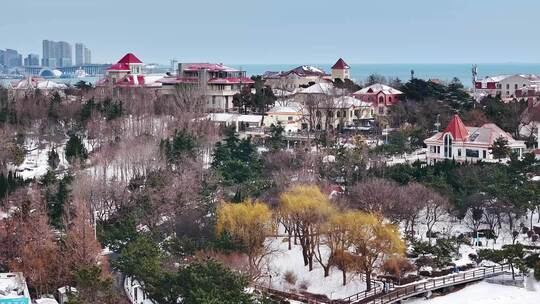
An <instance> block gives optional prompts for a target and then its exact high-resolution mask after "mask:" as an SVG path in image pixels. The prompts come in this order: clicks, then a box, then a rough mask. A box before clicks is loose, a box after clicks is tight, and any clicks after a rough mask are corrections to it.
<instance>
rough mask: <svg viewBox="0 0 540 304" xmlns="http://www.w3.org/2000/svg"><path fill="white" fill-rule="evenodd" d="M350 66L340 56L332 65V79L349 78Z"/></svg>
mask: <svg viewBox="0 0 540 304" xmlns="http://www.w3.org/2000/svg"><path fill="white" fill-rule="evenodd" d="M350 68H351V67H350V66H349V65H348V64H347V63H346V62H345V60H343V59H342V58H339V59H338V61H336V63H335V64H334V65H333V66H332V79H337V78H339V79H341V80H345V79H349V77H350V74H349V70H350Z"/></svg>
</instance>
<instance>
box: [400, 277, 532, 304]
mask: <svg viewBox="0 0 540 304" xmlns="http://www.w3.org/2000/svg"><path fill="white" fill-rule="evenodd" d="M527 283H528V284H529V285H528V287H527V288H519V287H513V286H504V285H498V284H491V283H487V282H479V283H476V284H471V285H469V286H467V287H465V288H463V289H461V290H459V291H456V292H454V293H450V294H447V295H445V296H439V297H435V298H432V299H428V300H426V299H424V298H415V299H410V300H407V301H405V302H404V303H406V304H455V303H459V304H538V303H540V284H539V283H534V282H533V283H531V282H530V281H528V282H527ZM531 285H532V286H531ZM533 288H534V290H533Z"/></svg>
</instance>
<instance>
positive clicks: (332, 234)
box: [325, 211, 357, 286]
mask: <svg viewBox="0 0 540 304" xmlns="http://www.w3.org/2000/svg"><path fill="white" fill-rule="evenodd" d="M356 218H357V213H356V212H354V211H344V212H335V213H333V214H332V215H331V216H330V217H329V219H328V221H327V222H326V225H325V226H326V228H325V231H326V244H327V246H328V248H329V249H330V263H329V264H330V265H333V266H336V267H337V268H338V269H339V270H341V274H342V284H343V286H345V285H346V284H347V272H348V271H350V270H352V269H353V267H354V264H355V258H356V257H355V256H353V255H351V254H350V252H349V248H351V246H352V241H353V230H354V227H355V224H356V223H355V222H356Z"/></svg>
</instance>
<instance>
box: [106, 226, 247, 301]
mask: <svg viewBox="0 0 540 304" xmlns="http://www.w3.org/2000/svg"><path fill="white" fill-rule="evenodd" d="M166 256H167V254H166V252H164V251H163V250H162V249H161V248H160V246H158V244H157V243H156V242H155V241H154V240H153V239H152V238H151V237H150V236H148V235H144V234H138V236H137V237H136V238H135V239H133V240H130V241H129V242H128V243H124V244H123V245H122V247H121V249H120V251H119V255H118V258H117V259H116V260H115V261H113V266H114V267H115V268H116V269H118V270H120V271H121V272H122V273H124V274H126V275H128V276H131V277H133V278H135V279H137V280H139V281H140V282H141V283H142V284H143V286H144V290H145V291H146V292H147V293H148V295H149V297H150V298H151V299H153V300H154V301H156V302H157V303H163V304H168V303H170V304H176V303H178V299H179V298H181V299H182V300H181V303H186V304H198V303H230V304H233V303H234V304H236V303H255V302H254V300H253V298H252V297H251V295H249V294H247V293H246V292H245V288H246V287H247V286H248V283H249V282H248V280H247V279H246V278H245V277H243V276H241V275H239V274H236V273H234V272H232V271H231V270H229V269H227V268H226V267H225V266H223V265H222V264H220V263H217V262H215V261H212V260H206V261H195V262H193V263H190V264H187V265H184V266H180V268H178V270H177V271H171V270H167V269H166V267H165V264H166V263H165V257H166Z"/></svg>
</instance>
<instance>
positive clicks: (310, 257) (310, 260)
mask: <svg viewBox="0 0 540 304" xmlns="http://www.w3.org/2000/svg"><path fill="white" fill-rule="evenodd" d="M308 261H309V271H312V270H313V254H309V256H308Z"/></svg>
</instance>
